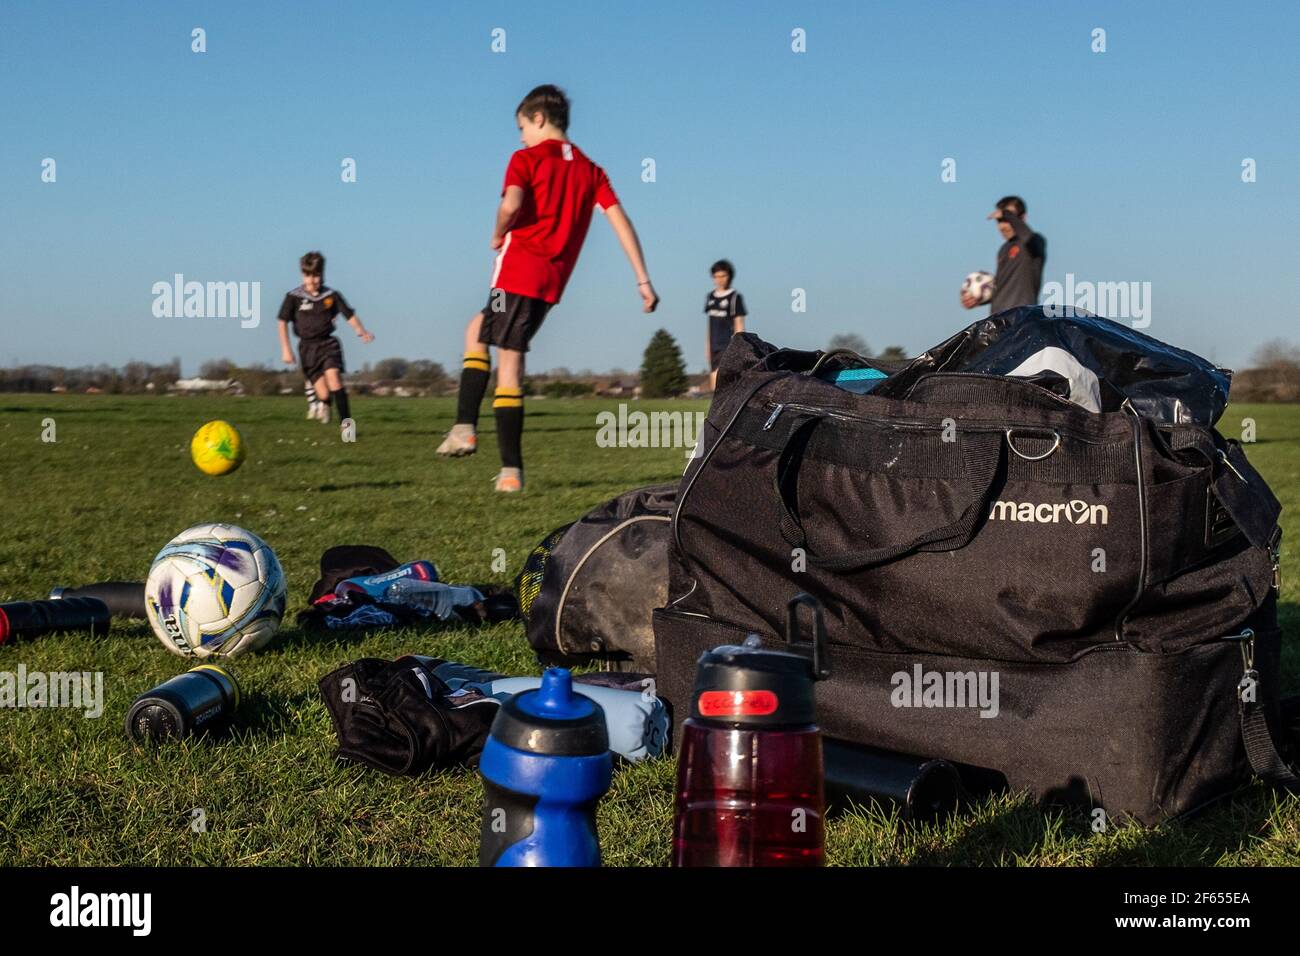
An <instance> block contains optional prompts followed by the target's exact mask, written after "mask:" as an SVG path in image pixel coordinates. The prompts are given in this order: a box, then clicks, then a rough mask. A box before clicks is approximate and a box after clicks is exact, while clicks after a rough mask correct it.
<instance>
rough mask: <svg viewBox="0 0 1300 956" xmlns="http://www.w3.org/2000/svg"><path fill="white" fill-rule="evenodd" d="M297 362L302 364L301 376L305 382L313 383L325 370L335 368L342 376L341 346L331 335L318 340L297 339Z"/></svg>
mask: <svg viewBox="0 0 1300 956" xmlns="http://www.w3.org/2000/svg"><path fill="white" fill-rule="evenodd" d="M298 360H299V361H300V362H301V363H302V374H303V375H304V376H306V378H307V381H309V382H314V381H316V379H318V378H320V377H321V376H322V375H324V374H325V370H326V369H327V368H336V369H338V370H339V374H340V375H342V374H343V372H344V371H345V369H344V368H343V346H342V344H340V343H339V340H338V339H336V338H335V337H334V336H332V335H327V336H325V337H324V338H320V339H299V340H298Z"/></svg>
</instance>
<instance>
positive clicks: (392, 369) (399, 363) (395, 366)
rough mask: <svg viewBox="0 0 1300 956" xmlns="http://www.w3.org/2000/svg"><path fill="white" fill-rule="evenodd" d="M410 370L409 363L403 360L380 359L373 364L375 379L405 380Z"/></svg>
mask: <svg viewBox="0 0 1300 956" xmlns="http://www.w3.org/2000/svg"><path fill="white" fill-rule="evenodd" d="M410 370H411V363H410V362H408V361H407V360H406V359H404V358H386V359H380V360H379V361H378V362H376V363H375V367H374V377H375V378H377V379H396V378H405V377H406V373H407V372H409V371H410Z"/></svg>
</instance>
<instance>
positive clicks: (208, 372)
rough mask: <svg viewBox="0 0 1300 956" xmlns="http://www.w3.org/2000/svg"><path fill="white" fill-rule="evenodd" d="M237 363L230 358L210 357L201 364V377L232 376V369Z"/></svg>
mask: <svg viewBox="0 0 1300 956" xmlns="http://www.w3.org/2000/svg"><path fill="white" fill-rule="evenodd" d="M234 367H235V363H234V362H232V361H230V359H228V358H221V359H209V360H208V361H206V362H204V363H203V364H202V365H200V366H199V378H216V379H222V378H230V370H231V369H232V368H234Z"/></svg>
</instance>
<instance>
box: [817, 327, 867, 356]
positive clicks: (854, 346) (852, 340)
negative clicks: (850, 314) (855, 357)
mask: <svg viewBox="0 0 1300 956" xmlns="http://www.w3.org/2000/svg"><path fill="white" fill-rule="evenodd" d="M835 349H850V350H852V351H854V352H857V353H858V354H859V355H861V356H863V357H864V358H870V357H871V346H870V345H868V344H867V340H866V339H864V338H863V337H862V336H860V335H858V334H857V333H855V332H841V333H840V334H839V335H832V336H831V341H830V345H828V346H827V350H828V351H834V350H835Z"/></svg>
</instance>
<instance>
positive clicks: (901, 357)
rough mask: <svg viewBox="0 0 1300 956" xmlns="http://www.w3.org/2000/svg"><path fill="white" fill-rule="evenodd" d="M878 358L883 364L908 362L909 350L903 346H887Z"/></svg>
mask: <svg viewBox="0 0 1300 956" xmlns="http://www.w3.org/2000/svg"><path fill="white" fill-rule="evenodd" d="M876 358H878V359H880V360H881V361H882V362H906V361H907V350H906V349H905V348H903V347H902V346H901V345H890V346H887V347H886V348H885V349H884V350H883V351H882V352H881V353H880V354H879V355H877V356H876Z"/></svg>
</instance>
